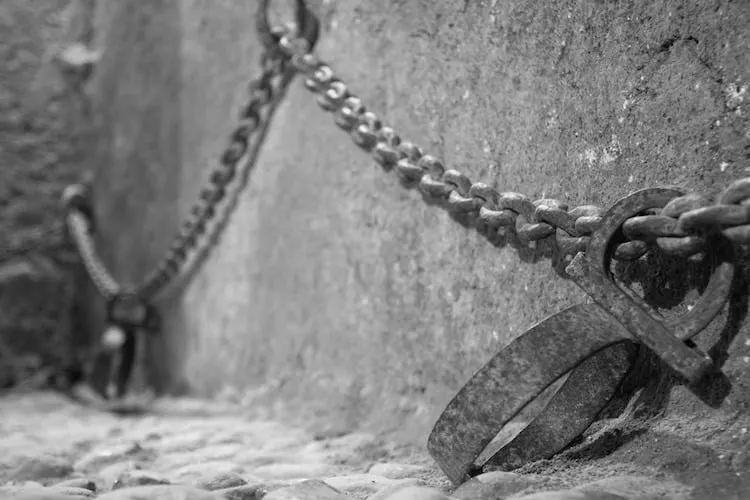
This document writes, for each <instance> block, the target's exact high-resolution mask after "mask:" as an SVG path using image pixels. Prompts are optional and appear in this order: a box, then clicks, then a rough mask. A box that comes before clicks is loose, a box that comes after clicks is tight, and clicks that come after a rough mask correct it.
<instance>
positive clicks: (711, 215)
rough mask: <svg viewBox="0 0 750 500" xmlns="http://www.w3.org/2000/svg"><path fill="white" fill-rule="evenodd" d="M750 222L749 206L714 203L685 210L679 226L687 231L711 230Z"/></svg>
mask: <svg viewBox="0 0 750 500" xmlns="http://www.w3.org/2000/svg"><path fill="white" fill-rule="evenodd" d="M748 224H750V207H748V206H745V205H714V206H712V207H704V208H699V209H697V210H691V211H689V212H685V213H684V214H682V215H681V216H680V219H679V227H680V228H681V229H682V230H684V231H687V232H711V231H718V230H720V229H723V228H725V227H732V226H745V225H748Z"/></svg>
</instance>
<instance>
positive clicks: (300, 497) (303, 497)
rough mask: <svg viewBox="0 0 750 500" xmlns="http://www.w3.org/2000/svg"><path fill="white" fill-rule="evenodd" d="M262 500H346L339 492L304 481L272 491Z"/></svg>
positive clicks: (316, 483)
mask: <svg viewBox="0 0 750 500" xmlns="http://www.w3.org/2000/svg"><path fill="white" fill-rule="evenodd" d="M263 500H347V498H346V497H345V496H344V495H342V494H341V492H340V491H338V490H336V489H334V488H331V487H330V486H328V485H327V484H326V483H324V482H322V481H318V480H314V479H313V480H310V481H304V482H302V483H299V484H295V485H293V486H287V487H286V488H281V489H278V490H275V491H272V492H271V493H269V494H268V495H266V496H265V497H263Z"/></svg>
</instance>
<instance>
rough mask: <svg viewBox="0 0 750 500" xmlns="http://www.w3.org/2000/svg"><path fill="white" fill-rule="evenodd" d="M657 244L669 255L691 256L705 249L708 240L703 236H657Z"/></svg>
mask: <svg viewBox="0 0 750 500" xmlns="http://www.w3.org/2000/svg"><path fill="white" fill-rule="evenodd" d="M656 244H657V245H658V246H659V248H660V249H661V250H662V251H663V252H664V253H666V254H668V255H673V256H675V257H690V256H692V255H696V254H698V253H700V252H701V251H703V249H704V247H705V246H706V240H705V238H703V237H701V236H685V237H683V238H656Z"/></svg>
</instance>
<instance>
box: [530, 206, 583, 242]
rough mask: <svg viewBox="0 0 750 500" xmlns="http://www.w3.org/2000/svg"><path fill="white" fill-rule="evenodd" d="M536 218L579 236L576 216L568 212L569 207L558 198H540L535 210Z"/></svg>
mask: <svg viewBox="0 0 750 500" xmlns="http://www.w3.org/2000/svg"><path fill="white" fill-rule="evenodd" d="M534 217H535V218H536V220H538V221H541V222H546V223H548V224H550V225H552V226H555V227H557V228H558V229H562V230H563V231H565V232H566V233H568V234H569V235H570V236H579V234H578V231H576V227H575V226H576V217H575V216H573V215H572V214H571V213H570V212H568V207H567V206H565V205H564V204H562V203H560V202H558V201H557V200H540V203H538V204H537V207H536V210H535V211H534Z"/></svg>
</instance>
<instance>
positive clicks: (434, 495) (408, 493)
mask: <svg viewBox="0 0 750 500" xmlns="http://www.w3.org/2000/svg"><path fill="white" fill-rule="evenodd" d="M384 500H450V497H449V496H447V495H445V494H444V493H443V492H442V491H440V490H436V489H434V488H427V487H424V486H407V487H406V488H400V489H398V490H396V491H395V492H394V493H393V494H391V495H389V496H387V497H384Z"/></svg>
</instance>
